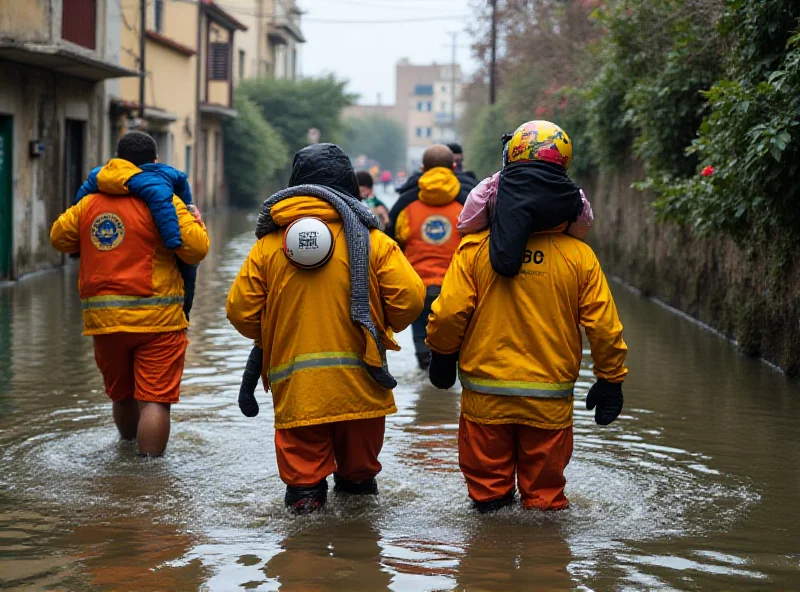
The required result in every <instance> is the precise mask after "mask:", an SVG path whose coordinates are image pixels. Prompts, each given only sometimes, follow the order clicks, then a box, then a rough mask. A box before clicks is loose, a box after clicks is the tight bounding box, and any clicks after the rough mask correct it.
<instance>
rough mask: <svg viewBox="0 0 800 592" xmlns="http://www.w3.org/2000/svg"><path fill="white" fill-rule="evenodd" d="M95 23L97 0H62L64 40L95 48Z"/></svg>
mask: <svg viewBox="0 0 800 592" xmlns="http://www.w3.org/2000/svg"><path fill="white" fill-rule="evenodd" d="M14 4H17V3H16V2H15V3H14ZM19 4H20V5H21V4H23V2H20V3H19ZM24 4H28V3H27V2H25V3H24ZM96 24H97V0H64V3H63V4H62V13H61V37H62V38H63V39H64V40H66V41H71V42H72V43H77V44H78V45H80V46H83V47H86V48H87V49H95V47H96V39H95V32H96V31H95V29H96Z"/></svg>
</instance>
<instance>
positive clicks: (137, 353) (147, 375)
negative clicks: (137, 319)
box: [94, 331, 189, 403]
mask: <svg viewBox="0 0 800 592" xmlns="http://www.w3.org/2000/svg"><path fill="white" fill-rule="evenodd" d="M188 343H189V340H188V339H187V338H186V331H170V332H168V333H109V334H108V335H95V336H94V359H95V360H96V361H97V367H98V368H100V372H102V373H103V380H104V381H105V383H106V393H108V396H109V397H110V398H111V400H112V401H122V400H123V399H127V398H128V397H131V396H133V397H134V398H136V399H137V400H138V401H148V402H154V403H177V402H178V399H179V397H180V392H181V378H182V377H183V362H184V358H185V357H186V346H187V345H188Z"/></svg>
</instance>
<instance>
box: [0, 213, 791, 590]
mask: <svg viewBox="0 0 800 592" xmlns="http://www.w3.org/2000/svg"><path fill="white" fill-rule="evenodd" d="M208 223H209V230H210V233H211V236H212V243H213V246H212V252H211V253H210V254H209V257H208V259H207V260H206V261H205V262H204V263H203V264H202V266H201V268H200V276H199V285H198V296H197V299H196V301H195V309H194V312H193V315H192V321H193V323H192V329H191V331H190V339H191V346H190V349H189V353H188V355H187V364H186V372H185V376H184V382H183V393H182V400H181V403H180V404H179V405H176V406H175V407H174V408H173V432H172V438H171V441H170V445H169V448H168V450H167V454H166V456H165V457H164V458H162V459H155V460H148V459H141V458H138V457H137V456H136V454H135V448H134V447H133V446H132V445H130V444H123V443H120V442H119V441H118V438H117V433H116V430H115V428H114V425H113V423H112V420H111V414H110V404H109V402H108V400H107V398H106V396H105V394H104V392H103V385H102V380H101V377H100V373H99V371H98V370H97V369H96V367H95V364H94V358H93V351H92V343H91V340H90V339H89V338H84V337H81V315H80V306H79V300H78V295H77V289H76V273H75V272H76V270H75V268H74V267H72V268H68V269H66V270H65V271H63V272H62V271H59V272H54V273H50V274H45V275H42V276H38V277H34V278H30V279H27V280H25V281H22V282H20V283H19V284H17V285H16V286H14V287H11V288H0V588H2V587H6V588H13V589H19V590H43V589H46V590H118V591H123V590H137V591H145V590H154V591H155V590H213V591H233V590H242V589H243V590H278V589H280V590H282V591H284V592H286V591H300V590H302V591H306V590H311V591H315V592H317V591H333V590H346V591H350V590H353V591H362V590H363V591H367V590H369V591H371V590H387V589H388V590H394V591H422V590H475V591H490V590H497V591H506V590H574V589H578V590H645V589H646V590H701V589H702V590H715V589H718V590H723V589H724V590H732V589H736V590H765V589H770V590H775V589H779V590H791V589H800V511H798V508H799V507H800V430H799V429H798V426H800V384H798V382H797V381H792V380H788V379H787V378H785V377H784V376H783V375H782V374H780V373H779V372H777V371H775V370H773V369H772V368H770V367H769V366H767V365H766V364H763V363H761V362H758V361H756V360H751V359H747V358H743V357H741V356H740V355H739V354H738V353H737V351H736V349H735V348H734V347H733V346H732V345H730V344H729V343H727V342H726V341H724V340H723V339H721V338H719V337H718V336H716V335H715V334H713V333H711V332H709V331H707V330H705V329H703V328H701V327H699V326H697V325H696V324H694V323H692V322H691V321H689V320H686V319H684V318H682V317H680V316H678V315H676V314H674V313H672V312H670V311H667V310H665V309H663V308H661V307H660V306H658V305H657V304H655V303H653V302H651V301H648V300H644V299H641V298H639V297H638V296H636V295H635V294H632V293H631V292H628V291H627V290H625V289H624V288H623V287H621V286H619V285H614V286H613V288H614V294H615V296H616V298H617V302H618V305H619V309H620V315H621V317H622V321H623V323H624V325H625V337H626V340H627V342H628V345H629V347H630V355H629V366H630V376H629V378H628V380H627V381H626V382H625V401H626V403H625V411H624V412H623V415H622V416H621V417H620V419H619V420H618V421H617V422H616V423H614V424H612V425H611V426H609V427H608V428H601V427H599V426H596V425H595V424H594V421H593V417H592V415H591V414H590V413H589V412H587V411H586V410H585V409H584V408H583V402H584V396H585V393H586V391H587V389H588V387H589V385H590V381H591V372H590V370H589V368H590V358H589V356H588V352H585V359H584V365H583V369H582V371H581V381H580V382H579V384H578V387H577V393H578V394H577V396H576V411H575V432H576V439H575V453H574V456H573V460H572V463H571V464H570V466H569V468H568V475H567V477H568V485H567V494H568V496H569V497H570V499H571V501H572V506H571V508H570V509H569V510H567V511H564V512H560V513H547V514H542V513H537V512H523V511H521V510H520V509H519V508H514V509H507V510H503V511H501V512H500V513H498V514H496V515H493V516H479V515H476V514H475V513H473V512H472V511H471V509H470V505H469V500H468V498H467V495H466V487H465V485H464V482H463V479H462V477H461V474H460V473H459V471H458V464H457V453H456V433H457V426H458V416H459V394H458V392H457V390H456V389H453V390H452V391H449V392H442V391H437V390H435V389H433V388H432V387H430V386H429V385H427V383H426V380H425V377H424V376H423V374H422V373H421V372H419V371H418V370H417V369H416V365H415V358H414V355H413V348H412V346H411V338H410V335H409V334H408V333H404V334H402V335H401V336H400V341H401V344H402V345H403V346H404V348H405V349H404V351H403V352H400V353H398V354H394V355H391V357H390V366H391V369H392V371H393V373H394V374H395V376H396V377H397V378H398V381H399V383H400V385H401V386H400V387H399V388H398V389H397V390H396V392H395V397H396V399H397V406H398V408H399V412H398V413H397V414H396V415H393V416H390V417H389V420H388V422H387V434H386V445H385V447H384V452H383V454H382V457H381V460H382V462H383V465H384V470H383V473H381V475H380V476H379V484H380V488H381V494H380V496H379V497H378V498H377V499H376V500H371V499H357V500H346V501H343V500H340V499H337V498H336V497H335V496H333V495H331V497H330V501H329V506H328V508H327V510H326V511H325V512H324V513H321V514H319V515H315V516H308V517H300V518H294V517H290V516H288V515H287V514H286V513H285V512H284V509H283V493H284V487H283V484H282V483H281V481H280V479H279V478H278V474H277V468H276V464H275V452H274V448H273V423H272V414H271V407H270V406H269V404H268V401H269V396H268V395H266V394H264V393H263V392H262V393H260V395H259V400H260V402H261V403H262V406H261V414H260V415H259V416H258V417H257V418H255V419H247V418H245V417H243V416H242V415H241V414H240V413H239V410H238V407H237V404H236V397H237V392H238V385H239V379H240V377H241V371H242V368H243V367H244V363H245V360H246V358H247V354H248V352H249V349H250V343H248V342H247V341H246V340H245V339H243V338H241V337H240V336H239V335H238V334H237V333H236V332H235V331H234V329H233V328H232V327H231V326H230V325H229V324H228V322H227V320H226V319H225V310H224V303H225V297H226V294H227V290H228V288H229V286H230V284H231V282H232V281H233V278H234V277H235V275H236V272H237V271H238V269H239V266H240V265H241V263H242V261H243V260H244V258H245V256H246V254H247V252H248V250H249V248H250V246H251V245H252V243H253V241H254V238H253V233H252V229H253V227H254V222H253V219H252V218H251V219H247V218H246V217H245V216H244V215H242V214H218V215H216V216H215V217H213V218H211V219H209V221H208Z"/></svg>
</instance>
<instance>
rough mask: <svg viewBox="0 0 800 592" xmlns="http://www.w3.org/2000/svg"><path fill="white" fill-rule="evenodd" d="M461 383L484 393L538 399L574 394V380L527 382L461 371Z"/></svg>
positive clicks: (564, 397) (559, 397)
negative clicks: (490, 377) (478, 375)
mask: <svg viewBox="0 0 800 592" xmlns="http://www.w3.org/2000/svg"><path fill="white" fill-rule="evenodd" d="M461 384H462V385H463V386H464V387H465V388H468V389H469V390H471V391H475V392H476V393H481V394H483V395H505V396H509V397H534V398H537V399H566V398H568V397H571V396H572V393H573V389H574V388H575V383H574V382H560V383H559V382H525V381H512V380H490V379H488V378H475V377H472V376H467V375H466V374H464V373H463V372H462V373H461Z"/></svg>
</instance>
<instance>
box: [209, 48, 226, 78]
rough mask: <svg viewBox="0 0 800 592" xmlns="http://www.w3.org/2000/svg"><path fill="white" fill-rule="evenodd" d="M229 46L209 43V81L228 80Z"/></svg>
mask: <svg viewBox="0 0 800 592" xmlns="http://www.w3.org/2000/svg"><path fill="white" fill-rule="evenodd" d="M230 49H231V47H230V44H228V43H210V44H209V52H208V61H209V64H208V77H209V80H230V72H229V71H228V66H229V64H230V55H229V54H230Z"/></svg>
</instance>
